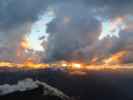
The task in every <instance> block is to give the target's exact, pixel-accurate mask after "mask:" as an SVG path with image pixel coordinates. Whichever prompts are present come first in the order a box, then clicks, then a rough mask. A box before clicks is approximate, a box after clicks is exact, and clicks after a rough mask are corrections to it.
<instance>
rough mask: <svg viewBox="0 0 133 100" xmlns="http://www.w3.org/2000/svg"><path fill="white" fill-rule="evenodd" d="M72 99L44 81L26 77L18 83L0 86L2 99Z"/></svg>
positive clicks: (0, 97)
mask: <svg viewBox="0 0 133 100" xmlns="http://www.w3.org/2000/svg"><path fill="white" fill-rule="evenodd" d="M9 98H10V99H22V100H23V99H27V98H29V99H32V100H70V98H69V97H68V96H67V95H65V94H64V93H63V92H61V91H59V90H57V89H55V88H53V87H51V86H49V85H47V84H46V83H44V82H40V81H33V80H32V79H25V80H22V81H19V82H18V84H15V85H9V84H4V85H1V86H0V99H1V100H2V99H3V100H5V99H9Z"/></svg>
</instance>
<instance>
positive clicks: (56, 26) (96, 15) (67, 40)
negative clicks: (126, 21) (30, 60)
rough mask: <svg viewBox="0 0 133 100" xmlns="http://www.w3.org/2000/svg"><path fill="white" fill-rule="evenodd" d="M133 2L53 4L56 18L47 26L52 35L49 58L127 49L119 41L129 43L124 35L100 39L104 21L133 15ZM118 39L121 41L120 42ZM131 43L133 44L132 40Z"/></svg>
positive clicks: (104, 54) (80, 0) (82, 0)
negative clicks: (122, 36)
mask: <svg viewBox="0 0 133 100" xmlns="http://www.w3.org/2000/svg"><path fill="white" fill-rule="evenodd" d="M132 5H133V1H132V0H77V1H75V0H72V1H67V2H65V3H63V2H60V3H56V4H55V5H53V9H54V12H55V16H56V18H55V19H54V20H53V21H51V22H50V23H49V24H48V25H47V26H48V29H47V32H48V33H49V35H50V36H49V39H48V49H47V55H48V59H50V60H61V59H65V60H68V59H69V60H71V59H80V60H81V58H83V59H86V58H87V59H91V58H93V57H94V56H96V57H97V56H99V57H101V58H104V57H108V56H110V55H111V54H114V53H116V52H118V51H120V50H124V49H125V48H124V47H122V45H120V44H119V43H121V44H123V43H125V44H126V45H129V44H128V42H127V39H126V40H125V41H123V39H124V38H123V39H122V38H121V34H120V38H121V39H118V38H110V37H108V38H107V39H104V40H102V41H99V40H98V37H99V35H100V33H101V21H103V20H107V19H115V18H117V17H125V16H128V15H131V16H132V14H133V11H132V8H133V7H132ZM124 34H127V33H126V32H125V33H124ZM126 38H129V35H127V37H126ZM118 41H120V42H119V43H117V42H118ZM121 41H123V42H121ZM130 42H131V43H133V41H132V40H130ZM114 45H115V46H116V47H115V48H114ZM118 47H119V49H118V50H115V49H117V48H118ZM127 51H128V50H127Z"/></svg>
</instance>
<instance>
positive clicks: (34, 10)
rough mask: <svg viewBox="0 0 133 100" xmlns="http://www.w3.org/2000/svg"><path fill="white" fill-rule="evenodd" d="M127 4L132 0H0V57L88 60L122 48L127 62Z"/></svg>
mask: <svg viewBox="0 0 133 100" xmlns="http://www.w3.org/2000/svg"><path fill="white" fill-rule="evenodd" d="M132 5H133V1H132V0H106V1H105V0H1V1H0V60H10V61H16V60H18V58H21V59H19V60H22V58H23V59H26V58H31V57H33V56H34V55H37V57H39V58H38V59H42V61H56V60H81V59H82V60H84V61H88V62H89V61H90V60H91V59H92V58H94V57H98V58H99V59H102V58H106V57H109V56H110V55H113V54H116V53H118V52H120V51H127V52H128V55H127V56H125V58H124V62H125V63H129V62H133V56H132V55H133V52H132V50H133V45H132V43H133V11H132V9H133V7H132ZM22 42H27V43H28V47H27V46H24V45H26V44H25V43H23V46H22V45H21V43H22ZM24 47H25V48H24ZM20 55H21V56H20Z"/></svg>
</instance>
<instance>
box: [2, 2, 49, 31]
mask: <svg viewBox="0 0 133 100" xmlns="http://www.w3.org/2000/svg"><path fill="white" fill-rule="evenodd" d="M46 6H47V1H46V0H45V1H44V0H1V1H0V29H3V30H7V29H8V28H13V27H14V28H15V27H17V26H18V25H21V24H24V23H25V22H30V21H31V22H34V21H36V20H37V17H38V14H39V13H40V12H41V11H42V10H45V8H46Z"/></svg>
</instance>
